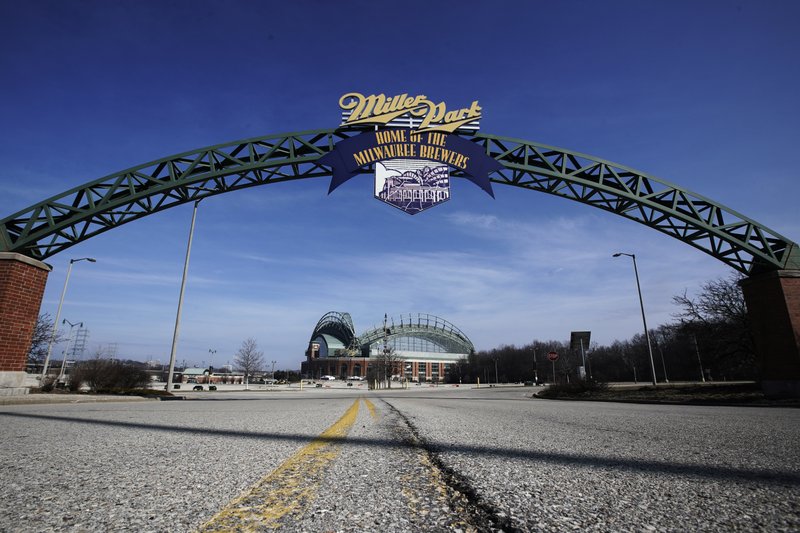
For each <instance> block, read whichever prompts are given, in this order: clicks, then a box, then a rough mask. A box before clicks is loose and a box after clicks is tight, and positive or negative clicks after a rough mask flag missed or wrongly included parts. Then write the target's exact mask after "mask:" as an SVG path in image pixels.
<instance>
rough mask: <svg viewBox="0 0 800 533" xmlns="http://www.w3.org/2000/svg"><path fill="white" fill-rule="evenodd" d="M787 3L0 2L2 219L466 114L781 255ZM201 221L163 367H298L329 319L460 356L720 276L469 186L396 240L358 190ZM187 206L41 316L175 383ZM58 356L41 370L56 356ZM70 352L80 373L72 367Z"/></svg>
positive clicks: (392, 223) (621, 226)
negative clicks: (599, 167)
mask: <svg viewBox="0 0 800 533" xmlns="http://www.w3.org/2000/svg"><path fill="white" fill-rule="evenodd" d="M797 20H800V4H798V3H797V2H774V1H773V2H770V1H766V2H764V1H758V2H756V1H739V2H734V1H727V2H703V1H692V2H689V1H674V0H672V1H664V2H658V1H653V2H640V1H630V2H618V1H611V2H577V1H573V2H534V1H530V2H502V1H498V2H463V1H462V2H408V1H406V2H302V1H298V2H256V1H249V2H234V1H228V2H222V1H219V2H203V1H191V2H188V1H187V2H181V1H170V2H155V1H152V2H142V1H137V2H134V1H122V2H105V1H75V2H61V1H53V2H43V1H37V0H33V1H30V2H3V3H2V4H0V69H2V70H1V71H2V72H3V83H2V85H0V96H1V98H0V117H2V119H1V121H0V124H2V128H1V129H0V140H1V141H2V142H0V156H2V161H3V167H2V170H0V207H2V209H0V217H5V216H8V215H10V214H12V213H13V212H16V211H17V210H20V209H23V208H25V207H27V206H29V205H31V204H34V203H36V202H38V201H40V200H43V199H45V198H47V197H49V196H51V195H54V194H58V193H60V192H62V191H65V190H67V189H70V188H72V187H75V186H77V185H80V184H82V183H85V182H88V181H91V180H94V179H97V178H99V177H102V176H105V175H107V174H111V173H113V172H116V171H119V170H122V169H125V168H128V167H131V166H134V165H137V164H140V163H144V162H147V161H151V160H153V159H157V158H160V157H164V156H167V155H171V154H175V153H179V152H183V151H186V150H191V149H195V148H199V147H203V146H208V145H214V144H220V143H223V142H228V141H233V140H236V139H244V138H249V137H256V136H261V135H267V134H272V133H282V132H292V131H301V130H308V129H321V128H330V127H335V126H336V125H338V120H339V109H338V107H337V101H338V98H339V96H340V95H342V94H344V93H346V92H351V91H357V92H362V93H364V94H370V93H386V94H387V95H391V94H398V93H404V92H407V93H409V94H425V95H427V96H428V97H429V98H431V99H432V100H435V101H445V102H447V103H448V106H452V107H466V106H469V104H470V103H471V102H472V101H473V100H479V102H480V105H481V106H482V108H483V113H484V118H483V120H482V122H481V128H482V131H484V132H486V133H492V134H496V135H503V136H509V137H517V138H522V139H527V140H531V141H536V142H541V143H544V144H549V145H554V146H561V147H564V148H568V149H572V150H576V151H579V152H583V153H586V154H591V155H594V156H597V157H600V158H602V159H606V160H609V161H613V162H616V163H619V164H622V165H626V166H629V167H633V168H636V169H638V170H641V171H642V172H645V173H647V174H650V175H653V176H658V177H660V178H662V179H665V180H667V181H670V182H672V183H675V184H678V185H681V186H683V187H686V188H688V189H690V190H693V191H695V192H698V193H700V194H703V195H705V196H707V197H710V198H712V199H714V200H715V201H717V202H720V203H722V204H724V205H726V206H728V207H730V208H733V209H735V210H737V211H739V212H741V213H743V214H744V215H746V216H748V217H750V218H753V219H755V220H757V221H759V222H760V223H762V224H764V225H766V226H768V227H770V228H772V229H774V230H776V231H778V232H779V233H781V234H783V235H785V236H787V237H789V238H790V239H792V240H795V241H796V240H798V239H799V238H800V217H798V216H797V212H796V211H797V198H798V197H800V180H798V179H797V178H798V173H800V171H798V169H797V166H796V164H795V160H796V151H797V145H798V141H799V140H800V134H798V127H797V124H800V104H799V103H798V98H797V93H798V87H799V86H800V83H798V82H800V61H798V52H800V33H798V32H797V31H796V28H795V27H794V26H795V23H796V21H797ZM327 189H328V182H327V180H306V181H301V182H295V183H284V184H277V185H270V186H266V187H259V188H255V189H249V190H245V191H239V192H235V193H230V194H226V195H222V196H218V197H215V198H211V199H208V200H206V201H204V202H203V203H202V204H201V208H200V210H199V214H198V219H197V228H196V233H195V242H194V247H193V250H192V260H191V265H190V275H189V281H188V285H187V289H186V299H185V304H184V312H183V320H182V325H181V336H180V341H179V346H178V361H179V363H180V361H182V360H186V361H187V362H195V363H198V364H199V363H201V362H206V363H208V350H209V349H214V350H217V354H216V356H215V360H214V361H213V362H214V363H215V364H222V363H224V362H227V361H230V360H232V359H233V355H234V353H235V352H236V350H237V349H238V348H239V346H240V345H241V343H242V341H243V340H244V339H246V338H248V337H253V338H255V339H256V340H257V341H258V343H259V346H260V348H261V349H262V350H263V351H264V352H265V359H266V360H267V361H271V360H275V361H277V364H276V368H297V367H299V363H300V361H301V359H302V356H303V351H304V349H305V347H306V343H307V341H308V337H309V335H310V333H311V330H312V328H313V327H314V324H315V323H316V321H317V320H318V319H319V317H320V316H322V315H323V314H324V313H325V312H327V311H330V310H339V311H347V312H350V313H351V314H352V316H353V320H354V322H355V325H356V329H357V330H358V331H359V332H361V331H363V330H365V329H366V328H368V327H370V326H372V325H374V324H376V323H377V322H378V321H380V320H381V319H382V317H383V314H384V313H389V314H390V315H392V314H395V315H396V314H399V313H408V312H426V313H432V314H436V315H439V316H442V317H444V318H446V319H448V320H450V321H452V322H453V323H455V324H456V325H457V326H459V327H460V328H461V329H462V330H463V331H464V332H466V333H467V335H469V336H470V338H471V339H472V340H473V342H474V343H475V345H476V346H477V347H478V348H479V349H489V348H492V347H495V346H497V345H499V344H503V343H509V344H510V343H515V344H524V343H527V342H530V341H531V340H533V339H542V340H545V339H567V338H568V337H569V332H570V331H572V330H591V331H592V332H593V339H595V340H597V341H599V342H601V343H608V342H611V341H613V340H614V339H616V338H627V337H629V336H630V335H632V334H634V333H637V332H639V331H640V330H641V319H640V315H639V309H638V301H637V297H636V293H635V284H634V283H635V282H634V278H633V272H632V267H631V264H630V261H627V260H626V259H625V258H620V259H612V258H611V254H612V253H613V252H616V251H625V252H630V253H635V254H636V255H637V259H638V263H639V268H640V275H641V280H642V288H643V295H644V299H645V307H646V310H647V314H648V323H649V324H650V325H651V326H655V325H658V324H660V323H663V322H667V321H669V320H670V316H671V314H672V313H674V312H675V311H676V309H675V307H674V305H673V304H672V302H671V299H672V296H673V295H675V294H680V293H683V291H684V290H688V291H689V293H692V292H693V291H695V290H696V289H697V288H698V286H699V285H700V284H701V283H702V282H704V281H706V280H709V279H714V278H717V277H721V276H726V275H728V272H729V270H728V269H727V268H726V267H724V266H723V265H722V264H721V263H719V262H717V261H716V260H714V259H713V258H711V257H710V256H707V255H705V254H703V253H702V252H699V251H697V250H694V249H693V248H690V247H688V246H686V245H684V244H682V243H680V242H678V241H675V240H673V239H671V238H669V237H666V236H664V235H661V234H659V233H657V232H655V231H653V230H650V229H648V228H646V227H644V226H641V225H639V224H636V223H634V222H630V221H626V220H623V219H621V218H619V217H616V216H614V215H611V214H609V213H605V212H602V211H599V210H596V209H592V208H589V207H586V206H583V205H581V204H578V203H575V202H570V201H567V200H562V199H558V198H555V197H549V196H547V195H544V194H539V193H533V192H529V191H524V190H516V189H512V188H509V187H503V186H495V194H496V199H495V200H492V199H491V198H489V197H488V196H487V195H486V194H485V193H483V192H482V191H481V190H480V189H478V188H477V187H475V186H474V185H472V184H471V183H469V182H467V181H466V180H456V181H455V182H454V184H453V190H452V199H451V200H450V201H449V202H447V203H446V204H444V205H442V206H439V207H437V208H435V209H431V210H429V211H426V212H424V213H422V214H419V215H416V216H414V217H410V216H408V215H405V214H403V213H401V212H399V211H398V210H396V209H394V208H392V207H390V206H386V205H384V204H381V203H380V202H378V201H376V200H374V199H373V198H372V178H371V177H369V176H360V177H357V178H355V179H353V180H351V181H349V182H347V183H346V184H345V185H343V186H342V187H340V188H339V189H337V190H336V191H335V192H334V193H333V194H331V195H330V196H328V195H327ZM190 217H191V206H189V205H186V206H181V207H178V208H174V209H171V210H169V211H166V212H164V213H161V214H157V215H153V216H150V217H147V218H145V219H143V220H140V221H137V222H133V223H131V224H128V225H126V226H123V227H120V228H118V229H115V230H114V231H111V232H108V233H106V234H103V235H101V236H98V237H95V238H93V239H90V240H88V241H86V242H84V243H81V244H79V245H77V246H74V247H73V248H71V249H69V250H67V251H65V252H63V253H61V254H58V255H56V256H53V257H51V258H50V259H49V260H48V263H50V264H51V265H52V266H53V267H54V270H53V272H52V273H51V274H50V277H49V280H48V285H47V290H46V293H45V298H44V303H43V306H42V311H43V312H49V313H50V314H51V315H54V314H55V310H56V307H57V305H58V299H59V296H60V292H61V289H62V286H63V282H64V276H65V274H66V270H67V263H68V261H69V259H70V258H76V257H84V256H92V257H96V258H97V263H95V264H89V263H86V262H83V263H80V264H76V265H75V267H74V268H73V273H72V277H71V279H70V285H69V291H68V294H67V298H66V302H65V304H64V310H63V318H66V319H68V320H70V321H71V322H77V321H83V322H84V323H85V324H86V325H87V326H88V328H89V330H90V351H92V352H93V351H94V349H95V348H96V347H97V346H98V345H101V344H103V345H105V344H109V343H116V344H117V345H118V355H120V356H122V357H131V358H135V359H155V360H161V361H164V362H166V361H167V360H168V356H169V351H170V346H171V338H172V330H173V326H174V317H175V310H176V305H177V297H178V288H179V282H180V276H181V272H182V266H183V259H184V254H185V244H186V237H187V233H188V228H189V222H190ZM54 353H57V354H58V353H60V351H59V348H57V349H56V351H55V352H54ZM87 355H88V354H87Z"/></svg>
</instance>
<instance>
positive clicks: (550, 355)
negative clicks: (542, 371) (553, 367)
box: [547, 352, 558, 361]
mask: <svg viewBox="0 0 800 533" xmlns="http://www.w3.org/2000/svg"><path fill="white" fill-rule="evenodd" d="M547 358H548V359H549V360H551V361H557V360H558V353H557V352H548V353H547Z"/></svg>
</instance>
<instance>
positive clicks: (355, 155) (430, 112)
mask: <svg viewBox="0 0 800 533" xmlns="http://www.w3.org/2000/svg"><path fill="white" fill-rule="evenodd" d="M339 107H341V108H342V110H343V112H342V124H341V125H342V126H348V127H354V126H374V129H373V130H368V131H365V132H364V133H361V134H359V135H356V136H355V137H350V138H348V139H345V140H343V141H340V142H338V143H336V144H335V145H334V147H333V150H331V151H330V152H329V153H327V154H325V155H324V156H322V157H320V158H319V160H318V164H320V165H325V166H329V167H331V175H332V177H331V184H330V188H329V189H328V193H329V194H330V193H331V192H332V191H333V190H334V189H336V188H337V187H338V186H339V185H341V184H342V183H344V182H345V181H347V180H349V179H350V178H352V177H353V176H355V175H356V174H358V173H359V172H360V171H361V169H363V168H364V167H368V166H370V165H374V167H375V198H377V199H378V200H380V201H382V202H385V203H387V204H389V205H391V206H394V207H396V208H398V209H400V210H402V211H404V212H406V213H408V214H410V215H415V214H417V213H419V212H420V211H424V210H425V209H429V208H431V207H433V206H435V205H438V204H441V203H443V202H446V201H447V200H449V199H450V172H451V170H455V171H458V172H460V173H462V174H463V175H464V176H465V177H466V178H467V179H469V180H470V181H472V182H473V183H474V184H475V185H477V186H478V187H480V188H481V189H483V190H484V191H486V193H487V194H489V195H490V196H492V197H493V198H494V193H493V191H492V184H491V182H490V181H489V174H490V173H491V172H494V171H496V170H500V169H501V168H503V166H502V165H501V164H500V163H499V162H498V161H497V160H496V159H494V158H492V157H489V156H488V155H486V153H485V152H484V151H483V150H482V148H481V146H480V145H478V144H476V143H473V142H471V141H469V140H468V139H466V138H464V137H462V136H460V135H458V134H457V133H475V132H477V131H478V129H479V127H480V126H479V123H480V118H481V107H480V106H479V105H478V101H477V100H475V101H473V102H472V104H471V105H470V106H469V107H465V108H460V109H453V110H448V107H447V105H446V104H445V103H444V102H439V103H435V102H432V101H431V100H429V99H428V98H427V97H426V96H424V95H418V96H409V95H407V94H401V95H397V96H393V97H386V96H385V95H383V94H378V95H374V94H373V95H369V96H364V95H363V94H360V93H355V92H352V93H347V94H345V95H343V96H342V97H341V98H340V99H339Z"/></svg>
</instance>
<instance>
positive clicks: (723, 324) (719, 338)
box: [672, 273, 756, 377]
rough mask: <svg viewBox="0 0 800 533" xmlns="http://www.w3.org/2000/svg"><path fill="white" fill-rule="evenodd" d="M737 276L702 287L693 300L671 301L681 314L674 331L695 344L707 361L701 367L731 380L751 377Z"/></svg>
mask: <svg viewBox="0 0 800 533" xmlns="http://www.w3.org/2000/svg"><path fill="white" fill-rule="evenodd" d="M741 279H742V276H741V275H740V274H738V273H734V274H731V275H730V276H728V277H727V278H720V279H716V280H712V281H708V282H706V283H704V284H703V285H702V287H701V289H700V292H699V293H698V294H697V295H696V296H695V297H693V298H691V297H689V296H687V294H686V292H684V293H683V295H681V296H675V297H673V298H672V300H673V302H674V303H675V304H676V305H678V306H679V307H680V308H681V310H680V312H678V313H676V314H675V318H677V319H678V321H679V323H678V325H677V328H678V329H679V331H681V333H683V334H684V335H687V336H689V337H690V338H692V339H693V340H694V341H696V342H697V343H698V344H699V345H700V346H701V347H703V348H704V351H705V352H707V354H708V356H709V357H708V358H706V357H703V363H704V364H707V365H708V366H709V368H712V369H714V368H715V369H716V371H717V372H722V373H724V374H728V375H731V376H740V377H741V376H753V375H754V373H755V372H756V370H755V348H754V345H753V339H752V336H751V333H750V322H749V318H748V316H747V306H746V305H745V301H744V295H743V294H742V290H741V288H740V287H739V281H740V280H741Z"/></svg>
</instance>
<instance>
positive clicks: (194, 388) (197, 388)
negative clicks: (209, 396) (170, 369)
mask: <svg viewBox="0 0 800 533" xmlns="http://www.w3.org/2000/svg"><path fill="white" fill-rule="evenodd" d="M192 390H203V386H202V385H195V386H194V387H192Z"/></svg>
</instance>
